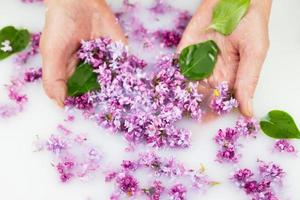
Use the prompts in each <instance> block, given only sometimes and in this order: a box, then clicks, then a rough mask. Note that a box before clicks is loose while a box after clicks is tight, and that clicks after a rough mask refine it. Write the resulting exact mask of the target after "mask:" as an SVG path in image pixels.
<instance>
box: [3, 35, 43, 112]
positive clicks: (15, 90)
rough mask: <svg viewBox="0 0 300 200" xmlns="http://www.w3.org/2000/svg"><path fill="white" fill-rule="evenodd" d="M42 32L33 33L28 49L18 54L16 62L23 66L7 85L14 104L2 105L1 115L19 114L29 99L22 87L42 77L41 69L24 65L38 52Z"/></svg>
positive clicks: (17, 69)
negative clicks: (23, 92)
mask: <svg viewBox="0 0 300 200" xmlns="http://www.w3.org/2000/svg"><path fill="white" fill-rule="evenodd" d="M39 39H40V34H39V33H38V34H31V43H30V48H29V50H28V51H25V52H21V53H19V54H17V55H16V57H17V59H16V63H17V64H18V65H20V66H21V68H20V67H18V68H16V70H15V71H16V72H17V73H16V75H14V77H13V78H12V80H11V82H10V84H8V85H6V88H7V90H8V97H9V99H10V100H11V103H12V104H7V105H0V117H1V118H9V117H13V116H15V115H17V114H18V113H20V112H22V111H23V110H24V106H25V104H26V103H27V101H28V98H27V96H26V95H25V94H22V89H23V88H24V87H25V85H26V84H27V83H30V82H34V81H37V80H39V79H40V78H41V69H35V68H29V69H27V67H26V66H25V65H24V64H25V63H26V62H27V61H28V60H29V59H30V58H32V57H33V56H34V55H36V54H37V53H38V48H39Z"/></svg>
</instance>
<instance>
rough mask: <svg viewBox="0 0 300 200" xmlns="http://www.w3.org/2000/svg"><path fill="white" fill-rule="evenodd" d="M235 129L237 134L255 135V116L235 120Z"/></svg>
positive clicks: (256, 123) (256, 129) (257, 129)
mask: <svg viewBox="0 0 300 200" xmlns="http://www.w3.org/2000/svg"><path fill="white" fill-rule="evenodd" d="M235 130H236V131H237V132H238V134H239V135H243V136H251V137H256V135H257V133H258V131H259V124H258V121H257V120H256V119H255V118H245V117H240V118H239V119H238V121H237V122H236V126H235Z"/></svg>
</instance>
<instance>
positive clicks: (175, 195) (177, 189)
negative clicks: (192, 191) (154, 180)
mask: <svg viewBox="0 0 300 200" xmlns="http://www.w3.org/2000/svg"><path fill="white" fill-rule="evenodd" d="M186 192H187V190H186V188H185V186H183V185H182V184H177V185H174V186H173V187H172V188H171V189H170V191H169V196H170V200H185V199H186Z"/></svg>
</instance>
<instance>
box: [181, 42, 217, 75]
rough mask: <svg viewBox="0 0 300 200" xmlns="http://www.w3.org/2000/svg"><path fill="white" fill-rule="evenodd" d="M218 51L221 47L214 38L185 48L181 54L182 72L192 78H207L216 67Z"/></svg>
mask: <svg viewBox="0 0 300 200" xmlns="http://www.w3.org/2000/svg"><path fill="white" fill-rule="evenodd" d="M218 53H219V48H218V46H217V44H216V43H215V42H214V41H212V40H208V41H206V42H203V43H199V44H194V45H190V46H188V47H186V48H184V49H183V50H182V52H181V53H180V55H179V66H180V71H181V74H182V75H183V76H184V77H186V78H187V79H190V80H202V79H204V78H207V77H208V76H210V75H211V74H212V72H213V70H214V68H215V65H216V62H217V57H218Z"/></svg>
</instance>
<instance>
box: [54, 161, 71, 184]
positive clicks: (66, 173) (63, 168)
mask: <svg viewBox="0 0 300 200" xmlns="http://www.w3.org/2000/svg"><path fill="white" fill-rule="evenodd" d="M73 167H74V163H73V162H72V161H65V162H63V163H58V164H57V165H56V170H57V171H58V173H59V174H60V180H61V181H62V182H67V181H68V180H70V179H71V178H72V177H73V176H74V174H73V173H71V172H70V171H71V170H72V169H73Z"/></svg>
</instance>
